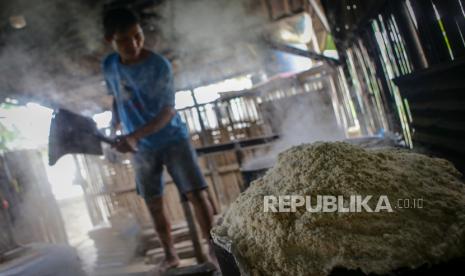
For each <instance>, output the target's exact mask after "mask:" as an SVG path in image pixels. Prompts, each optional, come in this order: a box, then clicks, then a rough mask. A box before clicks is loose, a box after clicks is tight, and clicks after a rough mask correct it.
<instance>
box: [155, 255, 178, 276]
mask: <svg viewBox="0 0 465 276" xmlns="http://www.w3.org/2000/svg"><path fill="white" fill-rule="evenodd" d="M179 263H180V261H179V257H178V256H170V257H165V258H164V259H163V261H161V263H160V264H159V265H158V271H159V273H164V272H166V271H167V270H169V269H171V268H175V267H178V266H179Z"/></svg>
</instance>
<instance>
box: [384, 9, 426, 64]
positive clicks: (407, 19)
mask: <svg viewBox="0 0 465 276" xmlns="http://www.w3.org/2000/svg"><path fill="white" fill-rule="evenodd" d="M391 2H392V4H393V5H392V8H393V11H394V17H395V18H396V20H397V22H398V27H399V31H400V32H401V35H402V38H403V39H404V40H405V48H406V49H405V50H406V51H407V54H408V56H409V57H410V59H411V62H412V64H413V67H414V69H416V70H418V69H424V68H426V67H428V61H427V60H426V56H425V51H424V49H423V46H422V45H421V42H420V38H419V37H418V33H417V30H416V29H415V25H414V23H413V20H412V18H411V16H410V14H409V11H408V8H407V6H406V4H405V3H404V2H403V1H389V3H391Z"/></svg>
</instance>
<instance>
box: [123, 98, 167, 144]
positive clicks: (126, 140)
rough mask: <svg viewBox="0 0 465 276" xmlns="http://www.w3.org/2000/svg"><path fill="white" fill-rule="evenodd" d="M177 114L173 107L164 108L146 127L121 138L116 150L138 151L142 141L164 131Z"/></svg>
mask: <svg viewBox="0 0 465 276" xmlns="http://www.w3.org/2000/svg"><path fill="white" fill-rule="evenodd" d="M175 114H176V110H175V109H174V108H173V107H172V106H166V107H164V108H163V109H162V110H161V111H160V113H159V114H158V115H157V116H155V117H154V118H153V119H152V120H150V121H149V122H147V123H146V124H145V125H143V126H142V127H140V128H138V129H137V130H136V131H134V132H132V133H130V134H128V135H124V136H121V137H119V138H118V139H117V143H116V145H115V147H116V149H117V150H118V151H121V152H130V151H136V149H137V143H138V142H139V140H140V139H142V138H144V137H145V136H148V135H150V134H153V133H155V132H157V131H159V130H160V129H162V128H163V127H164V126H166V124H168V123H169V122H170V121H171V119H172V118H173V116H174V115H175Z"/></svg>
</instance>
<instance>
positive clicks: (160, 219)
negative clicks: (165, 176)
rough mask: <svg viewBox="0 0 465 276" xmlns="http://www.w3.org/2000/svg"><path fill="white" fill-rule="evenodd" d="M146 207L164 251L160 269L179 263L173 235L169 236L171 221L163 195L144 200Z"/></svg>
mask: <svg viewBox="0 0 465 276" xmlns="http://www.w3.org/2000/svg"><path fill="white" fill-rule="evenodd" d="M146 203H147V207H148V208H149V211H150V214H151V215H152V219H153V222H154V224H155V230H156V232H157V234H158V238H159V239H160V242H161V245H162V246H163V250H164V252H165V258H166V259H165V261H164V262H163V263H162V264H161V266H163V267H162V270H164V269H165V268H170V267H175V266H178V265H179V257H178V255H177V254H176V250H175V249H174V243H173V237H172V236H171V223H170V221H169V219H168V216H167V214H166V210H165V208H164V206H163V197H162V196H160V197H154V198H152V199H148V200H146Z"/></svg>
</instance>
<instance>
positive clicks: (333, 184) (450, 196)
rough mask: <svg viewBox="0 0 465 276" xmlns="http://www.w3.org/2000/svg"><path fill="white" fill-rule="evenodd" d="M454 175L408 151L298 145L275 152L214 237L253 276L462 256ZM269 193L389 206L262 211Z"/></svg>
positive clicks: (464, 193) (380, 270)
mask: <svg viewBox="0 0 465 276" xmlns="http://www.w3.org/2000/svg"><path fill="white" fill-rule="evenodd" d="M460 178H461V174H460V173H459V172H458V171H457V170H456V169H455V168H454V166H453V165H451V164H450V163H449V162H448V161H446V160H443V159H438V158H431V157H428V156H425V155H421V154H416V153H412V152H409V151H406V150H395V149H376V150H366V149H363V148H360V147H357V146H353V145H349V144H346V143H341V142H335V143H314V144H304V145H300V146H296V147H292V148H290V149H288V150H287V151H285V152H283V153H281V154H280V155H279V157H278V162H277V164H276V165H275V166H274V167H273V168H272V169H270V170H269V171H268V172H267V173H266V175H265V176H264V177H262V178H260V179H258V180H256V181H254V182H253V183H252V185H251V187H249V188H248V189H247V190H246V191H245V192H244V193H242V194H241V195H240V196H239V197H238V199H237V200H236V201H235V202H234V203H233V204H232V205H231V206H230V208H229V210H228V211H227V212H226V213H225V215H224V217H223V222H222V223H221V224H220V225H218V226H216V227H215V228H213V230H212V234H213V235H214V236H220V237H227V238H228V239H229V240H231V241H232V244H233V246H234V248H235V252H236V254H237V255H239V256H238V257H239V259H240V260H241V262H242V265H243V266H245V267H246V268H247V269H248V271H249V272H250V274H252V275H328V274H329V273H330V272H331V270H332V269H333V268H335V267H343V268H347V269H361V270H362V271H363V272H364V273H367V274H368V273H377V274H385V273H389V272H390V271H393V270H396V269H398V268H401V267H403V268H405V267H409V268H416V267H419V266H421V265H423V264H425V263H430V264H433V263H439V262H443V261H446V260H450V259H453V258H456V257H461V256H465V185H464V183H463V182H462V181H461V180H460ZM270 195H273V196H276V197H278V196H282V195H304V196H311V197H312V198H315V195H342V196H344V197H347V198H348V197H350V196H351V195H362V196H366V195H372V196H373V198H377V197H379V196H381V195H386V196H387V197H388V198H389V201H390V203H391V205H392V208H393V212H387V211H381V212H378V213H376V212H346V213H341V212H332V213H323V212H317V213H314V212H308V211H307V210H306V208H305V207H302V208H298V209H297V211H296V212H289V213H281V212H264V196H270ZM398 199H412V202H413V199H422V200H423V208H402V209H400V208H396V205H397V203H398ZM375 203H376V201H375Z"/></svg>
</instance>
